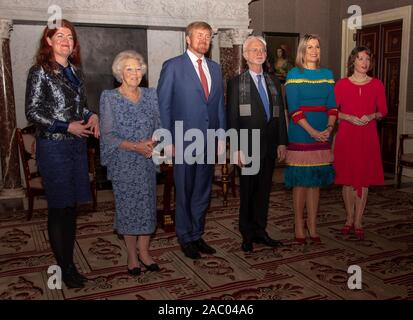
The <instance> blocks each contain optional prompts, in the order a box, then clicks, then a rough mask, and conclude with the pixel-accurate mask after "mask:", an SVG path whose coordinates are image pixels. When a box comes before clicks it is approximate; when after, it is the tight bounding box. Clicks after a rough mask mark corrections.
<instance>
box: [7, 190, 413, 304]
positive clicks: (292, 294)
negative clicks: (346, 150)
mask: <svg viewBox="0 0 413 320" xmlns="http://www.w3.org/2000/svg"><path fill="white" fill-rule="evenodd" d="M160 201H161V197H159V199H158V202H159V204H160ZM238 208H239V199H238V198H230V199H229V204H228V206H227V207H223V206H222V198H221V197H220V196H219V194H216V193H215V194H214V195H213V198H212V202H211V206H210V209H209V211H208V213H207V221H206V232H205V235H204V238H205V240H206V241H207V242H208V243H209V244H211V245H212V246H213V247H214V248H216V250H217V253H216V254H215V255H213V256H207V255H205V256H203V258H202V259H200V260H196V261H194V260H190V259H188V258H186V257H185V256H184V255H183V253H182V252H181V251H180V248H179V245H178V243H177V240H176V237H175V234H174V233H165V232H164V231H163V230H162V229H159V228H158V230H157V232H156V235H155V236H154V238H153V240H152V243H151V252H152V255H153V257H154V258H155V260H156V261H157V262H158V263H159V265H160V266H161V268H162V270H161V272H156V273H151V272H144V273H142V274H141V275H140V276H138V277H132V276H129V275H128V274H127V273H126V250H125V245H124V243H123V240H122V239H121V238H119V237H118V236H117V235H116V234H115V233H114V232H113V229H112V222H113V216H114V203H113V202H103V203H100V204H99V207H98V210H97V211H96V212H91V211H90V207H88V206H85V207H82V208H80V213H79V218H78V229H77V242H76V247H75V260H76V264H77V266H78V268H79V270H80V271H81V272H82V273H83V274H85V275H86V276H87V277H88V278H89V281H88V282H87V284H86V286H85V287H84V288H82V289H67V288H66V287H65V286H64V285H63V287H62V289H61V290H52V289H49V287H48V278H49V276H50V274H48V273H47V270H48V267H49V266H50V265H52V264H54V263H55V261H54V258H53V255H52V253H51V250H50V247H49V244H48V241H47V229H46V209H39V210H36V211H35V213H34V216H33V219H32V221H30V222H28V221H26V220H25V218H26V213H25V212H24V211H23V210H17V211H12V210H9V211H8V212H3V213H2V214H1V215H0V299H45V300H46V299H59V300H61V299H128V300H129V299H139V300H144V299H150V300H154V299H156V300H163V299H168V300H177V299H178V300H179V299H185V300H187V299H197V300H198V299H235V300H241V299H242V300H245V299H286V300H301V299H307V300H311V299H369V300H370V299H372V300H373V299H380V300H381V299H413V194H411V193H405V192H400V191H396V190H395V189H394V188H392V187H381V188H374V189H372V190H371V192H370V195H369V199H368V204H367V210H366V213H365V219H364V226H365V229H366V239H365V240H364V241H358V240H357V239H356V238H355V236H354V235H348V236H343V235H341V234H340V229H341V227H342V226H343V224H344V222H345V213H344V207H343V203H342V199H341V190H340V189H339V188H332V189H327V190H322V192H321V200H320V211H319V218H318V223H319V234H320V236H321V238H322V241H323V242H322V244H320V245H316V244H308V245H305V246H303V245H299V244H297V243H294V242H293V240H292V239H293V220H294V219H293V217H294V215H293V212H292V200H291V191H289V190H285V189H283V187H282V186H281V185H274V188H273V192H272V193H271V201H270V210H269V218H268V228H267V231H268V233H269V234H270V235H271V236H272V237H274V238H276V239H281V240H282V241H283V242H284V243H285V246H284V247H282V248H279V249H271V248H268V247H265V246H263V245H255V247H254V252H253V253H244V252H242V251H241V249H240V243H241V238H240V235H239V232H238V230H237V226H238ZM350 266H358V267H360V269H359V270H361V276H362V278H361V284H362V287H361V289H350V288H349V285H348V283H349V278H350V277H351V276H352V273H349V272H348V271H349V270H348V269H349V267H350ZM358 267H355V268H358Z"/></svg>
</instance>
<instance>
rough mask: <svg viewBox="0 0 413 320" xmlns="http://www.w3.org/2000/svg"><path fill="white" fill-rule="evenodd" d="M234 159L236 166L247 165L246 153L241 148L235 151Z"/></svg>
mask: <svg viewBox="0 0 413 320" xmlns="http://www.w3.org/2000/svg"><path fill="white" fill-rule="evenodd" d="M233 159H234V164H235V165H236V166H238V167H240V168H242V167H243V166H244V165H245V155H244V152H242V151H241V150H239V151H235V152H234V155H233Z"/></svg>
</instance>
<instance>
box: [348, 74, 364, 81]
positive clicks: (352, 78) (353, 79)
mask: <svg viewBox="0 0 413 320" xmlns="http://www.w3.org/2000/svg"><path fill="white" fill-rule="evenodd" d="M350 78H351V80H352V81H353V82H357V83H363V82H366V81H367V79H368V75H367V74H365V75H364V78H363V79H362V80H358V79H357V78H356V77H355V76H354V73H353V75H352V76H351V77H350Z"/></svg>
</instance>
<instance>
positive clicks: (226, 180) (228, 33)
mask: <svg viewBox="0 0 413 320" xmlns="http://www.w3.org/2000/svg"><path fill="white" fill-rule="evenodd" d="M251 32H252V30H249V29H246V30H233V29H231V30H221V31H220V32H219V53H220V62H221V66H222V73H223V78H224V88H225V98H226V91H227V89H226V88H227V82H228V80H229V79H231V78H233V77H234V76H236V75H238V74H240V73H241V72H242V70H244V68H243V65H242V64H243V58H242V43H243V42H244V40H245V39H246V38H247V37H248V36H249V34H250V33H251ZM227 150H229V145H227ZM229 159H230V158H229V152H227V163H226V164H224V165H221V179H220V182H221V185H222V195H223V198H224V199H223V205H224V206H225V207H226V206H227V205H228V191H229V186H230V185H232V186H234V183H235V181H232V180H233V179H235V171H234V170H235V167H233V168H232V170H233V171H232V173H230V170H229V168H230V164H229Z"/></svg>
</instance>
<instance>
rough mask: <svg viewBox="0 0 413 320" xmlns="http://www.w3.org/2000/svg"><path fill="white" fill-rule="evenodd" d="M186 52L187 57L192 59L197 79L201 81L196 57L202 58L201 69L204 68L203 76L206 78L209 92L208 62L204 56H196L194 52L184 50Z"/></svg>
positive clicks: (209, 75)
mask: <svg viewBox="0 0 413 320" xmlns="http://www.w3.org/2000/svg"><path fill="white" fill-rule="evenodd" d="M186 53H187V54H188V56H189V58H190V59H191V61H192V64H193V66H194V68H195V71H196V74H197V75H198V78H199V81H201V76H200V75H199V69H198V62H197V60H198V59H201V60H202V69H203V70H204V73H205V76H206V78H207V82H208V92H209V93H211V82H212V80H211V74H210V73H209V69H208V64H207V62H206V59H205V57H204V56H202V58H198V57H197V56H196V55H195V54H194V53H192V52H191V50H186Z"/></svg>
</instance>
